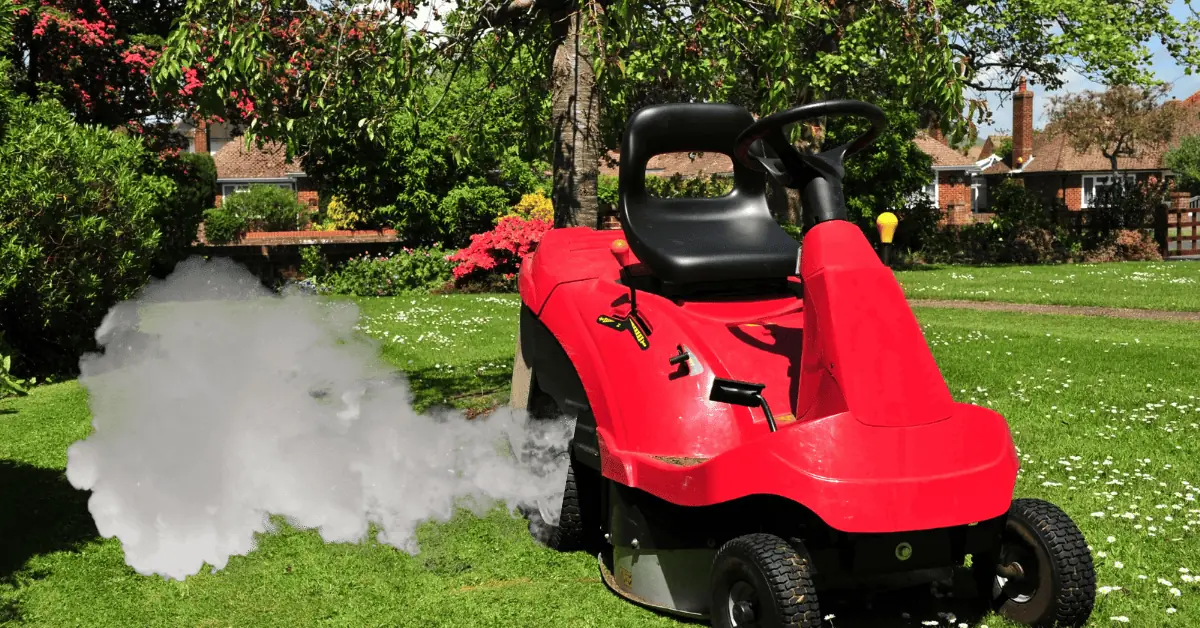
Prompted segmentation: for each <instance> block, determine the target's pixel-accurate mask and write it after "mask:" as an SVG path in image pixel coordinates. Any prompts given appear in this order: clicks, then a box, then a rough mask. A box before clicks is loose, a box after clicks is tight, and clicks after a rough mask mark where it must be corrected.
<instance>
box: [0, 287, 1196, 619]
mask: <svg viewBox="0 0 1200 628" xmlns="http://www.w3.org/2000/svg"><path fill="white" fill-rule="evenodd" d="M362 309H363V319H362V323H361V328H362V329H363V331H364V332H366V333H368V334H370V335H372V336H374V337H376V338H379V339H380V340H381V343H382V352H383V355H384V357H385V358H386V359H387V360H389V361H390V362H391V363H392V364H395V365H396V366H398V367H400V368H403V369H406V370H408V371H409V372H410V373H411V374H412V382H413V385H414V389H415V390H416V393H417V399H418V400H419V401H420V402H421V403H422V404H423V405H426V406H428V405H431V404H441V403H443V400H446V402H448V403H453V404H455V405H458V406H460V407H483V406H487V405H490V404H492V403H495V402H497V401H500V400H503V399H504V398H505V397H506V395H507V385H508V383H507V380H508V374H509V368H510V367H509V361H510V360H511V356H512V351H513V332H514V330H515V317H516V311H517V301H516V299H515V297H512V296H463V295H455V296H449V297H409V298H393V299H370V300H365V301H363V302H362ZM918 316H919V318H920V320H921V321H922V323H923V325H924V326H925V328H926V334H927V337H928V339H929V341H930V343H931V345H932V346H933V349H934V352H935V354H936V356H937V358H938V360H939V363H940V365H941V367H942V369H943V372H944V373H945V375H946V378H947V380H948V381H949V383H950V385H951V388H952V391H953V392H954V394H955V397H956V398H957V399H959V400H961V401H971V402H975V403H981V404H987V405H990V406H991V407H993V408H995V409H997V410H999V411H1001V412H1003V413H1004V414H1005V415H1006V416H1008V418H1009V420H1010V423H1011V425H1012V427H1013V432H1014V438H1015V439H1016V442H1017V445H1018V446H1019V448H1020V452H1021V457H1022V466H1023V470H1022V473H1021V476H1020V478H1019V481H1018V489H1017V492H1018V495H1021V496H1035V497H1042V498H1046V499H1050V500H1052V501H1054V502H1056V503H1058V504H1060V505H1061V506H1062V507H1064V508H1065V509H1066V510H1067V511H1068V512H1069V513H1070V514H1071V515H1072V516H1073V517H1074V518H1075V519H1076V521H1077V522H1078V523H1079V525H1080V527H1081V528H1082V529H1083V531H1084V533H1085V534H1086V535H1087V537H1088V539H1089V541H1090V543H1091V545H1092V547H1093V549H1094V554H1095V557H1096V560H1097V564H1098V572H1099V575H1098V578H1099V583H1098V584H1099V585H1101V587H1102V589H1101V591H1103V592H1104V593H1103V594H1101V595H1100V596H1099V600H1098V603H1097V608H1096V611H1095V613H1094V615H1093V619H1094V621H1093V622H1092V623H1093V625H1097V626H1107V625H1113V624H1115V623H1117V622H1116V621H1114V620H1111V619H1110V618H1112V617H1117V618H1121V617H1124V618H1127V619H1128V623H1129V625H1134V626H1171V625H1178V626H1188V625H1200V577H1198V578H1193V575H1196V576H1200V500H1198V497H1200V486H1198V485H1200V401H1198V400H1197V398H1196V396H1197V395H1198V394H1200V391H1198V390H1197V386H1196V382H1197V381H1200V378H1198V377H1197V373H1200V351H1198V349H1200V341H1197V340H1196V333H1195V332H1196V326H1195V325H1188V324H1183V323H1149V322H1145V321H1130V320H1111V319H1096V318H1082V317H1054V316H1036V315H1025V314H1007V313H982V312H973V311H966V310H937V309H918ZM88 421H89V417H88V409H87V399H86V395H85V393H84V391H83V390H82V389H81V387H80V386H78V385H77V384H76V383H74V382H66V383H62V384H56V385H53V386H46V387H42V388H38V389H36V390H35V391H34V392H33V394H32V395H30V396H29V397H27V398H22V399H18V400H8V401H4V402H0V624H6V623H7V624H13V625H30V626H76V625H80V626H130V625H139V626H277V625H278V626H285V625H286V626H297V625H300V626H307V625H338V626H383V625H387V626H468V625H470V626H476V625H482V626H566V625H571V626H635V627H637V626H670V625H679V623H678V622H676V621H675V620H673V619H670V618H667V617H662V616H659V615H656V614H654V613H651V612H648V611H645V610H642V609H640V608H637V607H634V606H632V605H630V604H627V603H625V602H623V601H620V600H619V599H617V598H616V597H615V596H613V595H612V594H611V593H609V592H608V590H607V589H606V588H605V587H604V585H603V584H602V583H600V581H599V579H598V577H597V571H596V568H595V565H594V560H593V559H591V558H589V557H588V556H586V555H583V554H567V555H563V554H557V553H554V552H552V551H550V550H548V549H545V548H543V547H540V546H539V545H537V544H536V543H535V542H534V541H533V540H532V539H531V538H530V536H529V534H528V532H527V531H526V525H525V523H524V521H523V520H521V519H519V518H517V517H515V516H512V515H510V514H508V513H506V512H503V511H501V510H496V511H493V512H492V513H491V514H490V515H488V516H487V517H485V518H482V519H477V518H474V517H472V516H470V515H466V514H463V515H461V516H459V517H456V518H455V519H454V520H452V521H451V522H449V523H446V524H437V525H434V524H431V525H427V526H425V527H424V528H423V529H422V530H421V532H420V535H419V541H420V544H421V548H422V551H421V553H419V554H417V555H415V556H410V555H407V554H405V553H402V552H400V551H397V550H395V549H393V548H391V547H388V546H384V545H380V544H378V543H374V542H369V543H365V544H362V545H332V544H324V543H322V542H321V540H320V538H319V536H318V535H317V534H316V533H315V532H301V531H295V530H290V529H285V531H284V532H282V533H279V534H276V535H270V536H265V537H262V539H261V541H260V544H259V546H258V548H257V549H256V550H255V551H254V552H252V553H251V554H250V555H248V556H245V557H237V558H235V559H233V560H232V561H231V562H230V564H229V565H228V567H227V568H226V569H224V570H222V571H220V572H217V573H211V574H210V573H202V574H201V575H198V576H194V577H191V578H189V579H188V580H186V581H184V582H175V581H164V580H162V579H160V578H158V577H146V576H140V575H137V574H136V573H134V572H133V571H132V570H131V569H129V568H128V567H126V566H125V564H124V562H123V554H122V551H121V547H120V544H119V543H118V542H117V541H115V540H112V539H100V538H98V535H97V533H96V529H95V527H94V525H93V524H92V520H91V517H90V515H89V513H88V512H87V507H86V494H84V493H81V492H79V491H76V490H75V489H73V488H72V487H71V486H70V485H69V484H68V483H67V481H66V479H65V478H64V477H63V474H62V469H63V468H64V467H65V464H66V453H65V452H66V448H67V446H68V445H70V444H71V443H72V442H74V441H75V440H77V439H80V438H83V437H84V436H86V435H87V433H88V431H89V429H90V427H89V425H88ZM962 446H964V447H969V446H971V444H970V443H969V442H968V443H963V444H962ZM930 455H937V452H930ZM1184 570H1189V571H1184ZM953 608H954V607H953V604H952V603H949V602H947V601H946V600H936V599H934V598H933V596H909V597H907V598H902V599H900V600H891V601H889V602H888V603H886V604H880V605H877V606H876V607H875V608H874V610H872V611H870V612H867V611H859V612H852V611H854V610H855V609H852V608H846V609H826V612H830V613H834V614H835V615H836V617H834V618H833V619H832V620H831V621H829V622H827V623H828V625H830V626H834V627H835V628H846V627H852V626H922V625H928V624H923V623H922V622H937V625H942V626H947V625H957V621H963V619H959V618H956V620H955V621H954V622H948V621H947V620H946V618H945V617H942V618H939V616H938V615H937V612H939V611H941V612H945V611H946V610H947V609H950V610H953ZM1118 621H1119V620H1118ZM970 625H972V626H985V625H986V626H990V627H991V628H996V627H998V626H1008V624H1007V623H1005V622H1003V621H1001V620H999V619H997V618H996V617H987V618H984V619H982V620H980V621H978V622H972V623H971V624H970Z"/></svg>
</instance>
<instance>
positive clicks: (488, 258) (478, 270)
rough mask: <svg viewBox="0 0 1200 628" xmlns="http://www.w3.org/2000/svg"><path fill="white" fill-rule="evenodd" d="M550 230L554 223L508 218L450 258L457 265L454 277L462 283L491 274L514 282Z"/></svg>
mask: <svg viewBox="0 0 1200 628" xmlns="http://www.w3.org/2000/svg"><path fill="white" fill-rule="evenodd" d="M550 227H551V224H550V223H548V222H546V221H543V220H526V219H524V218H521V217H519V216H505V217H504V218H502V219H500V222H499V223H497V224H496V227H495V228H494V229H492V230H491V231H488V232H486V233H479V234H475V235H473V236H471V244H470V245H469V246H468V247H467V248H465V249H462V250H460V251H458V252H457V253H455V254H453V255H451V256H449V257H448V258H447V259H448V260H450V261H452V262H458V265H457V266H455V268H454V278H455V279H457V280H459V281H462V280H464V279H468V278H475V277H478V276H481V275H486V274H488V272H489V271H491V272H497V273H500V274H502V275H503V276H504V277H505V278H506V279H511V278H512V277H514V276H515V275H516V273H517V271H519V270H520V268H521V262H522V261H524V260H525V258H526V257H528V256H529V255H530V254H532V253H533V250H534V249H535V248H536V247H537V244H538V242H540V241H541V239H542V236H543V235H545V233H546V232H547V231H549V230H550Z"/></svg>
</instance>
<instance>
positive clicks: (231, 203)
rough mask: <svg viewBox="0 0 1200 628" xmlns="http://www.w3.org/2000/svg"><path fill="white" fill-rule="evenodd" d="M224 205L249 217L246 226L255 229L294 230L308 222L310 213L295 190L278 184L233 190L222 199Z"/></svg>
mask: <svg viewBox="0 0 1200 628" xmlns="http://www.w3.org/2000/svg"><path fill="white" fill-rule="evenodd" d="M221 209H224V210H226V211H228V212H230V213H232V214H234V215H236V216H238V217H239V218H241V219H242V220H244V221H246V228H247V229H250V230H254V231H294V230H296V229H299V228H300V226H301V224H302V223H307V219H306V217H307V214H308V210H307V209H305V208H304V206H303V205H301V204H300V201H299V200H297V199H296V193H295V192H293V191H291V190H287V189H284V188H281V187H278V186H274V185H251V186H250V189H249V190H246V191H245V192H238V193H237V194H230V195H229V196H226V197H225V198H224V199H223V200H222V201H221ZM302 217H303V218H305V219H304V220H302ZM205 230H206V231H207V227H206V228H205Z"/></svg>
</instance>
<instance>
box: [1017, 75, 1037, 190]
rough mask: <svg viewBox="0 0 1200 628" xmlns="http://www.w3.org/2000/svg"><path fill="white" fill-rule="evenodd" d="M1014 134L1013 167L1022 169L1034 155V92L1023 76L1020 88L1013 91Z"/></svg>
mask: <svg viewBox="0 0 1200 628" xmlns="http://www.w3.org/2000/svg"><path fill="white" fill-rule="evenodd" d="M1012 134H1013V135H1012V143H1013V152H1012V167H1013V168H1016V169H1020V168H1023V167H1024V166H1025V164H1026V163H1027V162H1028V161H1029V158H1030V157H1032V156H1033V92H1031V91H1029V90H1028V89H1027V88H1026V87H1025V77H1023V76H1022V77H1021V86H1020V88H1018V89H1017V91H1016V92H1015V93H1013V123H1012Z"/></svg>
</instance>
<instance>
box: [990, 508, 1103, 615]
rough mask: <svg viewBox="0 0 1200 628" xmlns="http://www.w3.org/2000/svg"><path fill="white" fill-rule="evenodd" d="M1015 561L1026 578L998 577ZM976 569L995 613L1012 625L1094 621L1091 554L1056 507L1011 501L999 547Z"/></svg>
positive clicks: (1066, 517)
mask: <svg viewBox="0 0 1200 628" xmlns="http://www.w3.org/2000/svg"><path fill="white" fill-rule="evenodd" d="M1014 561H1015V562H1017V563H1019V564H1020V565H1021V568H1022V571H1023V572H1024V577H1022V578H1013V579H1007V578H1002V577H998V576H996V575H995V572H996V566H997V564H1007V563H1011V562H1014ZM972 567H973V569H974V570H975V571H976V582H978V583H979V584H980V586H981V587H982V588H983V590H982V591H981V593H983V594H984V595H985V596H988V598H989V599H990V602H991V607H992V609H993V610H995V611H997V612H998V613H999V614H1000V615H1002V616H1004V617H1006V618H1008V619H1010V620H1012V621H1015V622H1018V623H1022V624H1025V625H1028V626H1035V627H1038V628H1041V627H1046V628H1049V627H1052V626H1059V627H1061V628H1074V627H1077V626H1083V625H1085V624H1086V623H1087V621H1088V618H1090V617H1091V614H1092V607H1093V606H1094V605H1095V602H1096V571H1095V566H1094V565H1093V564H1092V554H1091V551H1090V550H1088V545H1087V540H1086V539H1084V538H1083V533H1082V532H1080V531H1079V527H1078V526H1076V525H1075V522H1074V521H1072V520H1071V518H1070V517H1069V516H1067V513H1065V512H1063V511H1062V510H1061V509H1060V508H1059V507H1058V506H1055V505H1054V504H1051V503H1049V502H1046V501H1042V500H1040V499H1018V500H1015V501H1013V503H1012V506H1011V507H1010V508H1009V510H1008V518H1007V520H1006V522H1005V528H1004V533H1003V537H1002V539H1001V545H1000V548H999V549H998V550H997V552H996V553H995V554H993V555H992V556H991V557H989V558H986V559H985V560H981V561H980V563H979V564H978V565H975V564H973V565H972ZM987 584H990V585H991V586H990V587H988V586H987Z"/></svg>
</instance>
